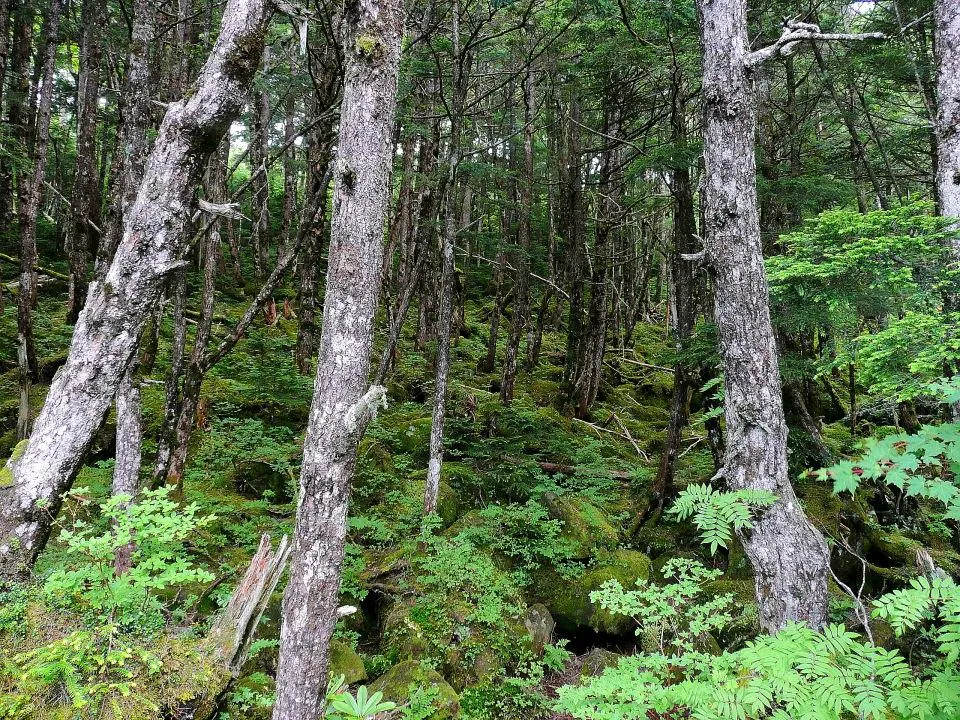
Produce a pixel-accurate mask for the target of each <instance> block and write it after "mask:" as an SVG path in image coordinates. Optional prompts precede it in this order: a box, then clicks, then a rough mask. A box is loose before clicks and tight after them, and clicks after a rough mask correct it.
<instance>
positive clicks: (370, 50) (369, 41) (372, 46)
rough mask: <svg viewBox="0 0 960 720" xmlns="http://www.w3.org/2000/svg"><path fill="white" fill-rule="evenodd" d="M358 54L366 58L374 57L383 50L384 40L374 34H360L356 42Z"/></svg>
mask: <svg viewBox="0 0 960 720" xmlns="http://www.w3.org/2000/svg"><path fill="white" fill-rule="evenodd" d="M356 48H357V54H358V55H360V56H361V57H365V58H368V59H369V58H373V57H376V56H377V55H379V54H380V52H381V51H382V50H383V42H382V41H381V40H380V38H377V37H374V36H373V35H359V36H358V37H357V42H356Z"/></svg>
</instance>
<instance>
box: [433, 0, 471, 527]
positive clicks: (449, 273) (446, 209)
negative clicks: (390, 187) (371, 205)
mask: <svg viewBox="0 0 960 720" xmlns="http://www.w3.org/2000/svg"><path fill="white" fill-rule="evenodd" d="M450 17H451V19H452V21H453V38H452V39H453V63H454V73H453V75H454V77H453V98H452V102H451V103H450V145H449V148H448V150H447V152H448V157H447V180H446V185H445V190H446V192H445V194H444V199H443V244H442V246H441V249H440V293H439V295H440V312H439V315H440V317H439V320H438V322H437V380H436V383H435V384H434V391H433V420H432V423H431V425H430V462H429V464H428V466H427V480H426V484H425V486H424V494H423V514H424V515H425V516H426V515H430V514H432V513H433V512H435V511H436V509H437V498H438V496H439V494H440V471H441V469H442V466H443V431H444V426H445V420H446V411H447V380H448V379H449V375H450V344H451V340H452V337H451V336H452V334H453V332H452V324H453V292H454V288H453V285H454V278H453V273H454V258H453V252H454V248H455V246H456V241H457V217H456V205H457V168H458V167H459V165H460V136H461V134H462V131H463V117H462V115H461V109H462V108H463V104H464V101H465V99H466V96H467V83H468V80H469V78H468V75H467V73H468V72H469V70H468V68H467V65H468V63H467V61H466V59H465V58H463V57H462V56H461V52H460V0H453V9H452V11H451V15H450Z"/></svg>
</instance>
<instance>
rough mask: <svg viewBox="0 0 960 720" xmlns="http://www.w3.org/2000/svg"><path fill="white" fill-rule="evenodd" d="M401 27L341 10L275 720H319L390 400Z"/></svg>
mask: <svg viewBox="0 0 960 720" xmlns="http://www.w3.org/2000/svg"><path fill="white" fill-rule="evenodd" d="M403 24H404V11H403V4H402V3H401V2H399V1H392V0H386V1H384V2H381V1H379V0H373V1H371V2H363V3H361V2H357V1H356V0H349V1H348V2H347V4H346V6H345V8H344V40H343V48H344V57H345V59H346V70H345V82H344V90H343V103H342V105H341V109H340V137H339V143H338V152H337V159H336V167H335V171H334V183H335V184H334V206H333V218H332V221H331V235H330V253H329V261H328V270H327V293H326V298H325V300H324V307H323V323H322V329H321V333H320V353H319V359H318V364H317V376H316V383H315V386H314V396H313V403H312V405H311V408H310V421H309V424H308V427H307V434H306V437H305V439H304V447H303V469H302V471H301V475H300V502H299V505H298V507H297V525H296V533H295V538H294V549H293V559H292V564H291V569H290V580H289V583H288V584H287V589H286V592H285V593H284V599H283V626H282V629H281V632H280V660H279V668H278V672H277V702H276V705H275V706H274V710H273V717H274V720H316V718H318V717H320V715H321V714H322V711H323V704H324V694H325V691H326V689H327V672H328V665H329V659H330V638H331V636H332V635H333V630H334V625H335V624H336V621H337V612H336V610H337V595H338V593H339V589H340V568H341V565H342V563H343V554H344V540H345V536H346V531H347V506H348V501H349V494H350V482H351V480H352V477H353V471H354V467H355V465H356V459H357V442H358V441H359V438H360V436H361V435H362V434H363V431H364V429H365V427H366V425H367V423H368V422H369V420H370V419H371V418H372V416H373V415H374V413H375V412H376V408H377V406H378V405H380V403H381V402H382V401H383V400H384V398H385V390H384V389H383V388H382V387H381V386H373V387H369V386H368V382H369V380H368V373H369V370H370V350H371V347H372V344H373V320H374V314H375V312H376V309H377V301H378V297H379V294H380V285H381V283H380V273H381V269H382V267H383V237H384V226H385V222H386V218H387V204H388V199H389V193H388V190H389V181H390V170H391V166H392V150H393V130H394V113H395V108H396V93H397V76H398V72H399V63H400V44H401V40H402V37H403ZM368 387H369V389H368Z"/></svg>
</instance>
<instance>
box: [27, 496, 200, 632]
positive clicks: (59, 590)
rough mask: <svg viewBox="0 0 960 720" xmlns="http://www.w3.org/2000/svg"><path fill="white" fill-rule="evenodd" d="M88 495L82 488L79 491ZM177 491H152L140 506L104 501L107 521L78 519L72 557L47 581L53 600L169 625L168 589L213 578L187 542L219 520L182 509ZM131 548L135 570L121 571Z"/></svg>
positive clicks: (97, 613)
mask: <svg viewBox="0 0 960 720" xmlns="http://www.w3.org/2000/svg"><path fill="white" fill-rule="evenodd" d="M83 493H84V489H83V488H79V489H77V490H74V491H73V493H72V495H73V496H74V497H82V495H83ZM169 495H170V489H169V488H162V489H159V490H146V491H144V492H143V493H141V495H140V496H139V497H138V499H137V502H136V503H133V504H131V503H130V497H129V496H125V495H115V496H113V497H111V498H109V499H108V500H107V501H106V502H105V503H104V504H103V505H102V506H101V522H99V523H95V524H91V523H88V522H87V521H85V520H81V519H77V520H75V521H74V522H73V524H72V526H71V527H70V528H64V529H63V530H62V531H61V532H60V535H59V541H60V542H62V543H64V544H65V548H64V550H63V553H62V555H63V559H64V562H63V564H62V566H61V567H58V568H57V569H55V570H54V571H53V572H52V573H50V575H49V576H48V577H47V578H46V579H45V581H44V583H43V591H44V594H45V595H46V597H47V598H48V599H49V601H50V602H51V603H53V604H55V605H58V606H60V607H66V608H70V609H72V610H75V611H77V612H80V613H81V614H84V615H86V616H87V617H91V618H95V619H100V620H101V621H107V622H115V623H117V624H118V625H120V626H121V627H123V628H124V629H133V628H136V629H137V630H138V631H140V632H143V631H147V632H149V631H152V630H156V629H158V628H159V627H161V626H162V625H163V623H164V615H163V611H164V609H165V605H164V601H163V596H164V593H166V592H167V591H169V590H170V589H174V588H178V587H183V586H185V585H189V584H191V583H198V582H209V581H211V580H213V576H212V575H211V574H210V573H208V572H207V571H205V570H202V569H199V568H197V567H195V566H194V564H193V562H192V561H191V559H190V557H189V556H188V555H187V554H186V553H185V552H184V542H185V541H186V540H187V539H188V538H189V537H190V536H191V535H192V534H193V533H194V532H196V530H198V529H199V528H201V527H203V526H204V525H206V524H207V523H209V522H210V521H211V520H212V518H211V517H205V518H200V517H198V516H197V511H198V508H197V506H196V505H187V506H185V507H183V508H180V507H178V506H177V504H176V503H175V502H174V501H173V500H171V499H170V497H169ZM125 548H129V552H130V569H129V570H128V571H127V572H124V573H119V574H118V573H117V572H116V571H115V569H114V561H115V559H116V557H117V555H118V553H119V552H120V551H121V550H123V549H125Z"/></svg>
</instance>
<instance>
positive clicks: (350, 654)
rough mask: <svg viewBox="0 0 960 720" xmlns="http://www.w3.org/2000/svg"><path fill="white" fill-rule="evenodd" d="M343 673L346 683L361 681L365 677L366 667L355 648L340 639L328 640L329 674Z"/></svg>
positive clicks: (333, 675)
mask: <svg viewBox="0 0 960 720" xmlns="http://www.w3.org/2000/svg"><path fill="white" fill-rule="evenodd" d="M338 675H343V680H344V682H345V683H347V685H353V684H354V683H358V682H363V681H364V680H366V679H367V669H366V668H365V667H364V665H363V658H361V657H360V656H359V655H358V654H357V652H356V650H354V649H353V648H352V647H350V646H349V645H348V644H347V643H345V642H343V641H342V640H331V641H330V676H331V677H337V676H338Z"/></svg>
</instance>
